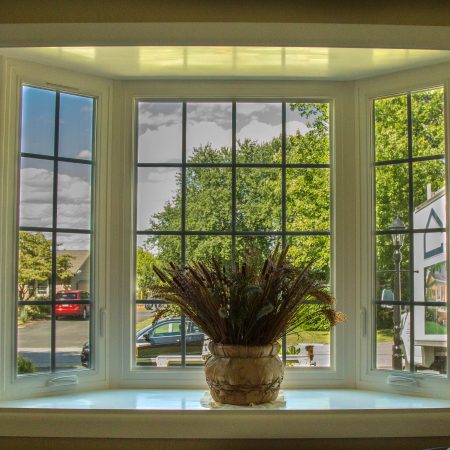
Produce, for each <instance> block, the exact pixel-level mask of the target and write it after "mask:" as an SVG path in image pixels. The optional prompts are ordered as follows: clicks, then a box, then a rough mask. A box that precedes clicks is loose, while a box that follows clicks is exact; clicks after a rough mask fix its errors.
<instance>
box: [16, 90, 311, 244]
mask: <svg viewBox="0 0 450 450" xmlns="http://www.w3.org/2000/svg"><path fill="white" fill-rule="evenodd" d="M22 103H23V108H22V133H21V151H22V152H26V153H34V154H39V155H49V156H51V155H53V154H54V142H55V141H54V139H55V110H56V93H55V92H54V91H51V90H46V89H38V88H32V87H24V88H23V102H22ZM93 107H94V101H93V99H91V98H87V97H82V96H78V95H71V94H64V93H61V95H60V120H59V130H58V131H59V146H58V147H59V148H58V154H59V155H60V156H63V157H68V158H77V159H88V160H89V159H91V158H92V132H93V126H94V124H93ZM281 107H282V105H281V103H256V102H255V103H244V102H238V103H237V106H236V133H237V141H238V151H239V142H242V141H244V140H245V139H251V140H254V141H258V142H267V141H270V140H272V139H273V138H274V137H278V136H280V134H281ZM138 127H139V129H138V160H139V162H154V163H164V162H181V139H182V104H181V103H179V102H178V103H158V102H140V103H139V115H138ZM286 130H287V133H288V134H296V132H297V130H299V131H300V132H301V133H305V132H306V131H307V126H306V124H305V121H304V120H301V119H300V117H299V115H298V113H297V112H291V111H290V110H289V109H288V110H287V123H286ZM231 141H232V104H231V103H229V102H222V103H221V102H202V103H200V102H195V103H194V102H192V103H188V104H187V129H186V143H187V158H188V160H189V157H190V156H191V155H192V153H193V150H194V148H196V147H199V146H202V145H206V144H211V145H212V147H213V148H220V147H228V148H230V147H231ZM58 170H59V176H58V214H57V223H58V227H69V228H81V229H88V228H89V226H90V208H91V180H90V166H89V165H85V164H77V163H67V162H60V163H59V169H58ZM177 173H178V174H179V169H176V168H175V169H174V168H163V167H159V168H140V169H139V171H138V191H137V203H138V214H137V225H138V229H146V228H148V223H149V218H150V217H151V216H153V214H155V213H156V212H158V211H161V210H162V208H163V207H164V204H165V203H166V202H167V201H168V200H170V199H171V198H172V197H173V196H174V194H175V192H176V188H177V186H176V176H177ZM52 191H53V162H52V161H45V160H38V159H32V158H25V157H24V158H22V162H21V208H20V225H22V226H37V227H50V226H51V225H52ZM61 240H62V241H64V246H67V248H68V249H84V248H86V245H87V242H86V236H84V235H78V236H76V235H71V236H67V235H66V236H64V239H63V238H62V236H61ZM59 248H60V249H62V248H63V246H60V247H59ZM64 248H66V247H64Z"/></svg>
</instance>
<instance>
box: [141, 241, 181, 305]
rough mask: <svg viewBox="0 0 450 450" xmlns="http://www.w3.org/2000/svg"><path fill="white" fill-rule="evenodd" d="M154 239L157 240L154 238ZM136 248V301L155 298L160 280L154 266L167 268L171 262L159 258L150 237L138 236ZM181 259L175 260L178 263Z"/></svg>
mask: <svg viewBox="0 0 450 450" xmlns="http://www.w3.org/2000/svg"><path fill="white" fill-rule="evenodd" d="M158 237H159V238H161V237H163V238H172V239H173V236H158ZM153 238H155V237H154V236H153ZM136 244H137V247H136V299H139V300H144V299H147V298H153V297H154V295H153V289H154V286H156V285H157V284H159V282H160V281H159V278H158V276H157V275H156V273H155V272H154V271H153V266H155V265H156V266H158V267H166V266H167V265H168V263H169V262H170V261H165V260H163V259H162V258H160V257H158V253H157V250H156V248H155V247H152V239H151V238H149V237H148V236H137V242H136ZM179 260H180V257H179V256H178V257H177V258H174V259H173V262H175V263H178V262H179Z"/></svg>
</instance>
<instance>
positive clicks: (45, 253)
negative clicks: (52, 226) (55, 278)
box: [17, 231, 52, 301]
mask: <svg viewBox="0 0 450 450" xmlns="http://www.w3.org/2000/svg"><path fill="white" fill-rule="evenodd" d="M18 250H19V251H18V258H19V260H18V269H17V299H18V300H19V301H21V300H51V290H52V288H51V276H52V235H51V233H37V232H29V231H20V232H19V249H18Z"/></svg>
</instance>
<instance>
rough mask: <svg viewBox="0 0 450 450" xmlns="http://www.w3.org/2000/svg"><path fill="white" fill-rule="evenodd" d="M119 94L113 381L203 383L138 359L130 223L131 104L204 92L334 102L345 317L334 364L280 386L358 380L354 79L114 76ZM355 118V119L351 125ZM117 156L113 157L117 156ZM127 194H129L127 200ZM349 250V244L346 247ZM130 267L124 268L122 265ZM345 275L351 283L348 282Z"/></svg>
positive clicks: (197, 375)
mask: <svg viewBox="0 0 450 450" xmlns="http://www.w3.org/2000/svg"><path fill="white" fill-rule="evenodd" d="M116 88H117V89H116V90H115V101H116V102H117V105H118V108H117V109H116V110H115V111H114V114H115V122H116V123H121V124H123V125H124V127H123V135H122V136H121V138H120V139H118V140H117V141H118V142H121V145H120V146H118V147H116V148H115V150H116V151H118V152H121V153H120V155H119V154H118V155H116V156H117V161H120V164H121V167H120V168H119V167H118V168H117V173H119V170H120V171H121V175H120V176H119V178H118V179H120V180H122V183H121V184H120V183H117V185H116V189H117V192H118V193H120V195H122V198H123V201H122V204H121V206H122V209H121V211H120V212H121V216H122V218H123V220H122V222H121V224H120V225H119V224H117V226H118V228H119V229H120V230H121V232H120V233H118V238H119V241H120V240H121V242H120V246H121V249H120V254H117V259H118V260H120V261H122V264H123V266H122V267H123V269H124V270H122V271H120V275H122V277H118V278H117V279H116V280H111V281H112V283H115V288H114V292H117V293H118V296H119V297H120V298H121V299H122V300H123V301H122V302H121V304H117V305H116V306H117V309H116V310H115V311H114V312H113V314H112V322H111V327H112V329H114V330H117V333H115V335H114V336H112V337H111V338H112V339H113V340H114V341H113V340H112V341H111V345H113V346H114V347H116V348H120V349H121V351H120V353H121V356H122V358H116V359H115V361H110V362H111V364H112V366H111V374H112V380H111V381H112V383H113V385H114V386H122V387H130V386H132V387H142V386H149V383H150V384H151V386H152V387H155V388H164V387H166V388H168V387H186V388H195V387H198V388H205V387H206V384H205V379H204V374H203V370H202V369H201V368H195V367H186V368H170V369H165V368H143V367H135V366H134V352H135V337H134V335H135V333H134V328H135V327H134V316H135V315H134V311H135V304H134V298H135V283H134V276H135V274H134V267H135V265H134V254H135V236H134V232H133V230H134V229H135V223H134V220H135V219H134V217H135V213H134V204H135V201H136V200H135V198H134V196H135V187H134V184H135V182H136V180H135V176H134V174H135V162H136V161H135V152H134V151H132V149H134V148H135V141H134V139H135V132H134V130H135V128H134V127H135V117H134V111H135V108H134V104H135V101H136V100H138V99H142V98H145V99H150V100H151V99H152V98H154V99H155V100H156V99H159V100H161V99H164V100H166V99H167V100H169V99H171V100H181V99H187V100H192V101H195V100H202V99H203V100H207V99H212V98H213V99H215V100H216V99H217V100H220V99H224V100H225V99H227V100H230V99H236V100H239V99H242V98H245V99H248V100H251V99H258V98H264V99H266V100H270V99H272V98H273V99H274V100H275V99H277V100H279V99H282V98H299V99H305V100H306V99H308V100H312V101H313V100H314V99H326V100H329V101H330V107H331V111H332V114H331V116H332V117H333V122H332V126H331V134H330V141H331V153H332V158H331V164H332V171H333V176H332V214H333V227H332V252H331V253H332V275H331V277H332V285H333V289H334V293H335V295H336V298H337V302H338V308H339V309H340V310H342V311H343V312H344V313H345V314H347V316H348V322H347V323H346V324H344V325H341V326H338V327H337V328H336V329H334V330H333V331H332V343H331V347H332V360H331V367H330V368H320V369H315V368H306V369H304V368H303V369H300V368H299V369H289V370H286V371H285V379H284V381H283V386H284V387H285V388H293V387H300V386H310V387H311V386H321V387H324V386H334V387H337V386H349V385H351V384H352V383H353V377H354V373H353V369H354V354H352V352H348V351H346V350H345V349H346V348H351V346H352V345H353V344H352V342H353V339H352V330H353V325H352V323H353V319H354V317H353V316H354V315H353V311H352V306H351V305H352V302H353V299H354V292H352V288H351V283H352V278H351V277H352V271H351V267H352V264H351V263H350V264H349V263H348V258H347V256H348V252H349V251H350V252H352V251H353V249H354V239H353V237H354V236H353V235H352V233H350V234H347V232H348V229H349V228H350V229H351V228H352V227H353V225H352V223H351V222H352V213H351V212H349V211H348V208H346V198H349V197H350V198H351V197H352V196H353V197H354V186H352V177H353V176H354V171H350V172H351V173H348V174H347V175H344V167H345V165H346V164H350V166H352V164H353V160H354V158H353V157H352V156H353V155H352V154H351V152H348V151H347V149H349V148H350V149H352V148H354V145H353V138H354V135H353V132H352V129H351V123H352V120H353V110H352V107H353V85H352V83H341V82H301V81H295V82H293V81H265V82H262V81H252V82H249V81H238V82H236V81H234V82H229V81H137V82H117V85H116ZM349 124H350V125H349ZM114 160H116V158H114ZM129 199H132V201H131V202H130V201H129ZM349 249H350V250H349ZM125 269H126V270H125ZM346 281H347V282H348V283H347V284H346Z"/></svg>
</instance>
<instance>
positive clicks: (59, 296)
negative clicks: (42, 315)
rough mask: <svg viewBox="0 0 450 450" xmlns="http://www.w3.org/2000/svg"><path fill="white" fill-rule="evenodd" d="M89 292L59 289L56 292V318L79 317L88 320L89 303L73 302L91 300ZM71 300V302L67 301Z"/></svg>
mask: <svg viewBox="0 0 450 450" xmlns="http://www.w3.org/2000/svg"><path fill="white" fill-rule="evenodd" d="M90 298H91V297H90V295H89V292H86V291H79V290H66V291H58V292H57V293H56V308H55V314H56V318H57V319H59V318H61V317H78V318H80V319H83V320H86V319H87V318H88V317H89V305H87V304H85V303H72V302H74V301H75V302H76V301H80V300H85V301H88V300H90ZM66 301H70V302H71V303H65V302H66Z"/></svg>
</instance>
